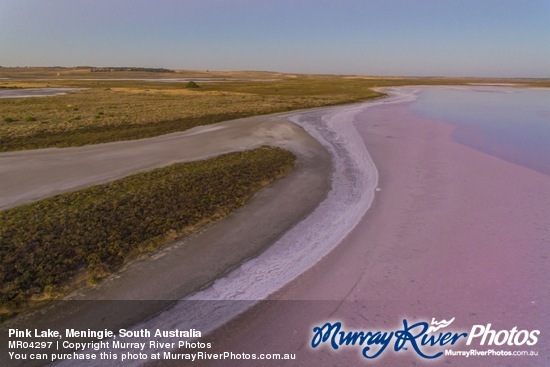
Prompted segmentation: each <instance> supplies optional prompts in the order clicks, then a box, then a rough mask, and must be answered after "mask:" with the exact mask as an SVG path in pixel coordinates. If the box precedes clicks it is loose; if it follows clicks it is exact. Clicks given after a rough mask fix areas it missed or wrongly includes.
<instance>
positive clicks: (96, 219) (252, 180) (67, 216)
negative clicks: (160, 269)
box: [0, 147, 296, 311]
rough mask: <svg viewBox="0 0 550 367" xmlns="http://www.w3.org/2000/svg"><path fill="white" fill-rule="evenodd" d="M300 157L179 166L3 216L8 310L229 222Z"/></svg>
mask: <svg viewBox="0 0 550 367" xmlns="http://www.w3.org/2000/svg"><path fill="white" fill-rule="evenodd" d="M295 159H296V157H295V156H294V155H293V154H292V153H290V152H288V151H285V150H282V149H280V148H269V147H262V148H258V149H254V150H250V151H245V152H238V153H231V154H226V155H222V156H219V157H216V158H212V159H209V160H205V161H200V162H191V163H178V164H174V165H172V166H169V167H165V168H161V169H156V170H153V171H150V172H145V173H140V174H136V175H133V176H129V177H126V178H123V179H121V180H117V181H114V182H111V183H108V184H104V185H99V186H94V187H90V188H87V189H84V190H80V191H77V192H73V193H68V194H63V195H58V196H55V197H52V198H48V199H44V200H41V201H38V202H36V203H32V204H29V205H24V206H20V207H17V208H13V209H10V210H6V211H2V212H0V284H1V289H0V305H1V306H2V307H3V308H4V311H6V310H14V309H18V308H20V307H24V306H25V305H26V304H27V302H28V301H30V300H33V299H34V300H38V299H49V298H55V297H59V296H60V295H62V294H64V293H66V292H67V291H68V290H69V289H70V288H71V287H72V286H74V285H75V282H76V280H77V278H78V279H88V281H91V282H92V283H94V282H96V281H97V280H98V279H99V278H101V277H105V276H106V275H108V274H110V273H112V272H113V271H116V270H117V269H119V268H120V267H121V265H122V264H123V263H124V262H125V261H127V260H128V259H131V258H135V257H136V256H139V255H141V254H147V253H150V252H152V251H154V250H156V249H158V247H159V246H161V245H162V244H164V243H166V242H167V241H169V240H172V239H174V238H178V237H181V236H183V235H185V234H187V233H189V232H191V231H192V230H194V229H196V228H198V227H200V226H202V225H204V224H206V223H209V222H211V221H214V220H217V219H219V218H222V217H224V216H226V215H227V214H228V213H229V212H231V211H232V210H234V209H235V208H237V207H239V206H241V205H243V204H244V203H245V201H246V200H248V199H249V198H251V197H252V195H253V194H254V192H256V191H257V190H259V189H260V188H261V187H264V186H266V185H268V184H269V183H271V182H272V181H273V180H275V179H277V178H279V177H281V176H283V175H284V174H285V173H286V172H288V171H289V170H290V169H292V167H293V166H294V163H295Z"/></svg>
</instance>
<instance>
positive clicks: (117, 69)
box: [90, 67, 175, 73]
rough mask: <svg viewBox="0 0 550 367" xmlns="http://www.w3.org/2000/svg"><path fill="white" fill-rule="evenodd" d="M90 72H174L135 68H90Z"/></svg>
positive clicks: (172, 71) (160, 69) (170, 71)
mask: <svg viewBox="0 0 550 367" xmlns="http://www.w3.org/2000/svg"><path fill="white" fill-rule="evenodd" d="M90 71H91V72H92V73H97V72H114V71H146V72H152V73H175V71H174V70H170V69H164V68H136V67H103V68H96V67H92V68H91V69H90Z"/></svg>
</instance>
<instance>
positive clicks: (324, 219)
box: [59, 92, 415, 366]
mask: <svg viewBox="0 0 550 367" xmlns="http://www.w3.org/2000/svg"><path fill="white" fill-rule="evenodd" d="M411 98H412V99H414V98H415V96H414V92H413V93H411V92H408V93H396V95H395V96H393V97H390V98H388V99H384V100H379V101H376V102H372V101H371V102H365V103H361V104H357V105H351V106H345V107H342V106H339V107H332V108H330V109H328V110H327V109H322V110H315V111H305V112H300V113H288V114H286V117H287V118H288V119H289V121H292V122H294V123H296V124H297V125H299V126H301V127H303V128H304V129H305V130H306V131H307V132H308V133H309V134H310V135H311V136H313V137H314V138H315V139H317V140H318V141H319V142H321V144H323V145H324V146H325V148H326V149H327V150H328V151H329V152H330V154H331V157H332V160H333V174H332V188H331V190H330V191H329V193H328V195H327V198H326V199H325V200H323V201H322V202H321V203H320V205H319V206H318V207H317V208H316V209H315V210H314V211H313V212H312V213H311V214H310V215H308V216H307V217H306V218H305V219H304V220H302V221H300V222H299V223H297V224H295V225H294V226H293V227H292V228H291V229H289V230H288V231H287V232H286V233H285V234H284V235H283V236H282V237H281V238H279V239H278V240H277V241H276V242H275V243H273V244H272V245H271V246H270V247H269V248H268V249H266V250H265V251H264V252H262V253H261V254H260V255H259V256H258V257H255V258H252V259H250V260H248V261H246V262H244V263H243V264H241V265H240V266H238V267H237V268H236V269H234V270H232V271H231V272H230V273H229V274H227V275H226V276H224V277H222V278H219V279H217V280H216V281H215V282H214V283H213V284H212V285H211V286H209V287H208V288H207V289H204V290H202V291H199V292H197V293H195V294H193V295H191V296H189V297H186V298H184V299H182V300H180V301H178V302H177V303H176V304H175V305H174V306H173V307H171V308H170V309H167V310H165V311H163V312H162V313H160V314H159V315H157V316H155V317H153V318H151V319H149V320H147V321H145V322H142V323H139V324H137V325H135V326H134V327H132V328H131V329H130V330H141V329H149V330H155V329H157V328H158V329H161V330H163V329H164V330H171V329H176V328H177V329H191V328H194V329H197V330H201V331H202V332H203V333H208V332H211V331H213V330H216V329H217V328H219V327H221V326H222V325H224V324H226V323H228V322H229V321H230V320H232V319H233V318H235V317H237V316H239V315H240V314H242V313H243V312H245V311H247V310H248V309H250V308H251V307H252V306H254V305H255V304H256V303H257V302H259V301H261V300H263V299H266V298H267V297H269V295H271V294H273V293H275V292H276V291H277V290H279V289H281V288H282V287H284V286H285V285H286V284H288V283H289V282H291V281H292V280H293V279H295V278H296V277H298V276H299V275H300V274H302V273H303V272H304V271H305V270H307V269H309V268H311V267H312V266H313V265H315V264H316V263H317V262H318V261H320V260H321V259H322V258H323V257H324V256H326V255H327V254H328V253H330V252H331V251H332V250H333V249H334V248H335V247H336V246H337V245H338V244H339V243H340V242H341V241H342V240H343V239H344V238H345V237H346V235H347V234H348V233H349V232H350V231H351V230H352V229H353V228H354V227H355V225H356V224H357V223H358V222H359V221H360V219H361V218H362V217H363V215H364V214H365V213H366V211H367V210H368V208H369V207H370V205H371V203H372V201H373V199H374V192H375V188H376V186H377V182H378V172H377V169H376V167H375V165H374V163H373V161H372V159H371V157H370V155H369V153H368V151H367V150H366V147H365V145H364V143H363V141H362V139H361V137H360V136H359V135H358V134H357V131H356V130H355V126H354V117H355V116H356V115H358V114H360V113H361V112H364V111H365V109H367V108H369V107H372V106H376V105H380V104H388V103H400V102H406V101H410V100H412V99H411ZM125 340H128V341H130V342H133V341H138V339H135V340H133V339H132V338H129V339H125ZM155 340H157V341H160V342H169V341H173V340H170V338H155ZM128 351H130V350H128ZM159 351H161V349H158V350H157V349H154V348H150V349H148V350H147V354H149V355H150V354H153V353H158V352H159ZM117 352H122V353H124V352H126V350H124V349H117ZM142 363H143V361H127V362H125V363H121V364H120V365H124V366H134V365H141V364H142ZM59 365H61V366H64V365H70V363H69V362H67V361H66V362H61V363H59Z"/></svg>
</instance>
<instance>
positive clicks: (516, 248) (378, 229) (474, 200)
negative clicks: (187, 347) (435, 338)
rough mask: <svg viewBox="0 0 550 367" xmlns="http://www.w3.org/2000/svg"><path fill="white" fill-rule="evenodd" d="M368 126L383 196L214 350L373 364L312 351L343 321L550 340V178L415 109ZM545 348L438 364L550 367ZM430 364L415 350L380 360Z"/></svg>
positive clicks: (370, 115) (305, 362)
mask: <svg viewBox="0 0 550 367" xmlns="http://www.w3.org/2000/svg"><path fill="white" fill-rule="evenodd" d="M358 120H359V121H358V122H357V123H356V126H357V128H358V131H359V133H360V134H361V136H362V138H363V139H364V141H365V144H366V145H367V146H368V149H369V152H370V153H371V155H372V157H373V159H374V161H375V163H376V164H377V167H378V169H379V172H380V183H379V186H380V187H381V189H382V190H381V191H380V192H379V193H378V194H377V196H376V200H375V201H374V204H373V206H372V208H371V210H369V211H368V212H367V214H366V215H365V216H364V217H363V219H362V220H361V222H360V223H359V225H358V226H357V227H356V228H355V229H354V230H353V231H352V232H351V233H350V235H348V236H347V237H346V239H345V240H344V241H343V242H342V243H341V244H340V245H339V246H338V247H337V248H336V249H335V250H334V251H333V252H331V253H330V254H329V255H328V256H327V257H325V258H324V259H323V260H322V261H321V262H319V263H318V264H316V265H315V266H314V267H313V268H311V269H310V270H308V271H307V272H306V273H305V274H303V275H302V276H300V277H299V278H298V279H296V280H295V281H293V282H292V283H291V284H289V285H288V286H286V287H285V288H284V289H283V290H281V291H279V292H278V293H277V294H276V295H274V296H273V297H271V298H270V300H269V301H265V302H262V303H261V304H260V305H258V306H256V307H255V308H254V309H253V310H251V311H250V312H248V313H247V314H245V315H244V316H241V317H240V318H239V319H237V320H235V321H234V322H232V323H230V324H229V325H227V326H226V327H224V328H222V329H221V330H219V331H217V332H216V333H214V335H213V336H212V337H211V338H210V339H209V341H210V342H212V345H213V349H212V350H210V352H213V353H216V352H223V351H239V352H246V353H297V361H296V362H295V363H289V364H288V365H300V366H317V365H319V366H334V365H363V364H367V363H369V362H368V361H365V360H364V359H363V358H362V357H361V355H360V350H359V349H353V348H352V349H349V350H343V351H337V352H335V351H330V350H329V349H327V348H324V349H321V350H314V351H313V350H312V349H311V348H310V347H309V342H310V341H311V329H312V327H313V326H315V325H317V326H320V325H322V324H323V323H324V322H326V321H335V320H338V321H342V322H343V323H344V324H345V325H348V326H349V327H350V328H355V330H357V329H359V330H365V329H366V330H373V329H374V330H380V329H395V328H396V327H398V326H399V323H400V322H401V320H402V319H403V318H408V319H411V320H413V319H415V320H426V321H428V322H429V320H431V318H432V317H435V318H437V319H439V320H440V319H450V318H452V317H456V321H455V324H454V325H453V326H454V327H455V328H463V329H464V330H465V331H469V330H470V328H471V326H472V325H473V324H486V323H492V324H493V325H494V326H495V328H498V329H499V330H500V329H507V330H509V329H511V328H512V327H514V326H517V327H518V329H520V330H521V329H527V330H534V329H538V330H541V335H548V333H549V332H550V325H549V323H548V319H549V316H550V315H549V311H548V310H550V289H549V286H548V255H549V254H548V247H547V244H548V241H549V240H550V238H549V234H548V230H547V229H548V228H550V223H549V220H548V218H549V217H550V216H549V215H548V214H549V213H548V208H550V203H549V200H550V199H549V198H550V185H549V177H548V176H546V175H544V174H541V173H539V172H536V171H533V170H530V169H527V168H524V167H522V166H519V165H515V164H512V163H508V162H506V161H503V160H500V159H498V158H495V157H492V156H489V155H486V154H483V153H481V152H479V151H476V150H473V149H471V148H468V147H465V146H462V145H460V144H458V143H456V142H454V141H453V140H452V139H451V137H450V134H451V132H452V130H453V128H454V127H453V126H452V125H449V124H446V123H444V122H440V121H429V120H423V119H421V118H418V117H417V116H415V115H413V114H411V113H410V112H409V111H408V110H407V108H406V104H400V105H393V106H379V107H374V108H372V109H369V110H367V111H366V112H365V113H364V114H362V115H360V116H359V117H358ZM459 349H460V348H459ZM478 349H479V348H478ZM507 349H509V350H510V349H514V348H513V347H508V348H507ZM533 349H535V350H538V352H539V356H540V357H538V358H535V357H524V358H518V357H515V358H514V357H512V358H504V357H493V358H487V357H485V358H483V357H477V358H476V357H473V359H472V358H470V359H468V360H465V359H464V358H463V357H462V358H461V357H443V358H444V359H442V360H438V361H437V362H434V363H435V365H445V366H464V365H483V366H502V365H513V366H546V365H548V363H549V360H548V358H549V357H548V356H549V354H550V353H549V352H550V351H549V345H548V343H545V342H543V341H540V342H539V344H537V346H536V348H531V349H530V350H533ZM516 350H517V348H516ZM371 363H372V362H371ZM422 364H423V362H422V360H420V359H418V358H417V357H416V356H414V355H411V354H410V353H401V354H395V353H393V352H389V353H386V355H385V356H384V357H383V359H381V360H378V361H376V365H383V366H395V365H400V366H414V365H422ZM157 365H174V364H170V363H159V364H157ZM178 365H185V364H182V363H180V364H178ZM193 365H195V366H196V365H201V366H221V365H224V366H243V365H252V364H245V363H240V364H239V363H237V362H233V363H231V362H229V361H224V363H222V364H220V363H215V362H204V363H202V364H201V363H198V364H197V363H195V364H193ZM263 365H265V366H271V365H273V366H277V365H279V364H277V363H271V364H270V363H264V364H263Z"/></svg>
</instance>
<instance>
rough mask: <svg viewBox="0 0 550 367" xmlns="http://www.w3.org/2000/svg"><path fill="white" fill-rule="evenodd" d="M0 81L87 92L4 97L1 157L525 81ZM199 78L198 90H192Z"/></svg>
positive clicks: (24, 76) (74, 75)
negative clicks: (419, 92)
mask: <svg viewBox="0 0 550 367" xmlns="http://www.w3.org/2000/svg"><path fill="white" fill-rule="evenodd" d="M0 77H1V78H9V79H4V80H0V88H29V87H73V88H86V90H83V91H80V92H75V93H71V94H68V95H64V96H55V97H41V98H16V99H0V151H12V150H22V149H36V148H46V147H66V146H80V145H85V144H95V143H102V142H108V141H117V140H133V139H140V138H147V137H152V136H157V135H162V134H167V133H171V132H176V131H183V130H186V129H189V128H192V127H195V126H198V125H206V124H211V123H215V122H219V121H224V120H229V119H235V118H239V117H246V116H253V115H261V114H269V113H275V112H283V111H289V110H296V109H305V108H314V107H321V106H330V105H337V104H345V103H353V102H358V101H363V100H366V99H369V98H377V97H380V96H381V94H380V93H377V92H375V91H373V90H372V88H374V87H384V86H400V85H419V84H422V85H430V84H433V85H441V84H453V85H456V84H464V83H469V82H518V83H524V82H527V81H525V80H485V79H457V78H454V79H453V78H373V77H362V76H336V75H294V74H281V73H269V72H206V71H178V72H146V71H145V70H143V71H139V70H138V71H111V72H91V71H90V69H89V68H88V69H87V68H74V69H73V68H0ZM193 78H195V79H196V80H197V84H198V85H199V88H194V89H189V88H186V85H187V80H191V79H193ZM178 80H179V81H178ZM529 82H530V83H535V81H529Z"/></svg>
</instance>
